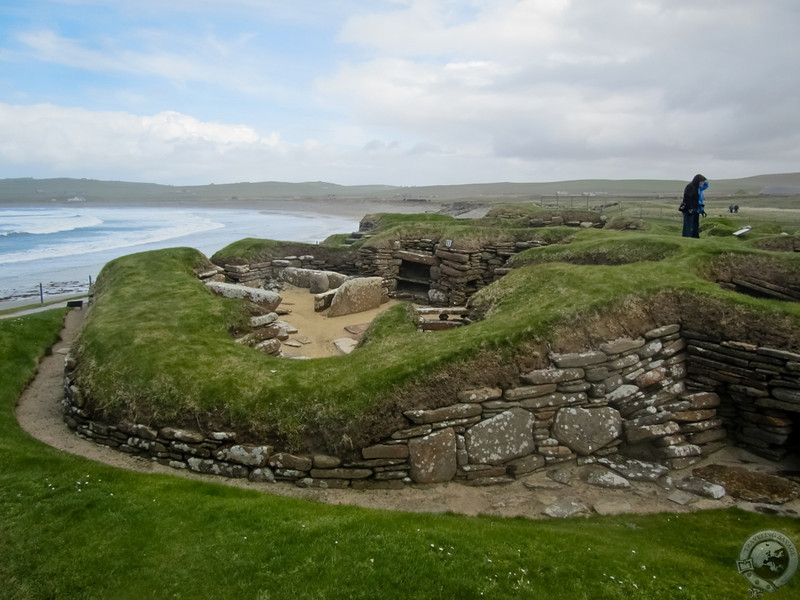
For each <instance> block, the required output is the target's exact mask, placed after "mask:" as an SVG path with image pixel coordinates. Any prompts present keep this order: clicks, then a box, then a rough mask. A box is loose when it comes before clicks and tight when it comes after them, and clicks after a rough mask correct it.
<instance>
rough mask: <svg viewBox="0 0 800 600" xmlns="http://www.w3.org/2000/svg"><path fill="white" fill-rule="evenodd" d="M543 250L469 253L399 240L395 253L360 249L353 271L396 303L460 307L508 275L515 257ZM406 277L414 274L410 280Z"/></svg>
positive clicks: (487, 248)
mask: <svg viewBox="0 0 800 600" xmlns="http://www.w3.org/2000/svg"><path fill="white" fill-rule="evenodd" d="M541 245H544V244H543V243H542V242H538V241H535V240H530V241H523V242H487V243H485V244H484V245H483V246H481V247H479V248H466V247H459V246H458V245H454V244H453V243H451V244H449V245H448V243H447V240H445V241H435V240H431V239H424V238H419V239H418V238H414V239H401V240H395V242H394V243H393V245H392V247H391V248H379V247H374V246H363V247H361V248H359V249H358V251H357V253H356V260H355V266H356V267H357V268H358V270H359V273H361V274H363V275H367V276H372V277H382V278H383V280H384V285H385V287H386V289H387V292H388V293H389V294H390V295H391V296H393V297H396V298H401V299H412V300H417V301H422V302H427V303H430V304H433V305H437V306H447V305H451V306H456V305H463V304H465V303H466V301H467V299H468V298H469V297H470V296H472V294H474V293H475V292H477V291H478V290H480V289H481V288H483V287H485V286H487V285H489V284H490V283H492V282H493V281H496V280H497V279H499V278H500V277H502V276H503V275H505V274H506V273H508V268H506V267H505V265H506V263H507V261H508V259H509V258H510V257H511V256H513V255H514V254H517V253H518V252H521V251H522V250H525V249H527V248H532V247H535V246H541ZM408 271H412V273H411V275H410V276H409V275H407V272H408Z"/></svg>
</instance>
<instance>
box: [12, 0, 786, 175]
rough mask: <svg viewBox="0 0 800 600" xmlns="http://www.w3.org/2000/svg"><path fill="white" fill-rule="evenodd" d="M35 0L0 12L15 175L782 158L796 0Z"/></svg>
mask: <svg viewBox="0 0 800 600" xmlns="http://www.w3.org/2000/svg"><path fill="white" fill-rule="evenodd" d="M41 3H42V0H35V1H34V2H33V5H34V8H31V11H30V14H31V15H34V16H32V17H31V18H30V21H29V22H25V23H24V25H23V26H21V27H22V28H21V29H16V30H15V29H12V28H11V26H10V25H8V26H4V25H3V24H2V23H0V32H2V33H4V34H6V35H4V36H3V38H2V39H4V40H5V41H4V42H3V43H2V44H3V47H0V61H3V62H2V64H3V67H4V69H3V71H4V72H3V74H2V76H1V77H2V79H1V80H0V83H2V84H3V86H4V87H6V88H8V90H9V92H8V93H7V94H6V95H5V96H4V98H3V99H4V100H5V101H6V102H16V103H18V104H21V103H23V102H29V103H30V104H29V105H28V106H12V105H10V104H6V105H0V125H1V126H2V127H3V133H4V135H3V137H2V139H0V160H2V161H3V162H4V163H5V164H6V165H13V166H14V169H15V170H16V171H17V172H19V170H21V169H29V170H30V171H32V172H33V174H34V175H35V174H36V173H43V174H47V175H49V174H52V173H55V172H57V173H60V174H65V173H69V174H72V175H74V176H100V175H102V174H103V173H107V174H109V175H110V176H112V177H114V178H121V177H130V178H133V179H136V180H147V179H152V180H156V181H162V182H171V181H177V180H181V181H184V182H187V183H190V182H198V181H207V180H209V179H211V180H215V181H234V180H237V179H244V180H251V181H252V180H257V179H283V180H318V179H328V180H331V181H335V182H338V183H363V182H365V181H370V182H381V183H396V184H400V185H404V184H423V183H440V182H441V183H453V182H468V181H496V180H553V179H568V178H582V177H608V178H614V177H663V178H676V177H683V176H685V173H692V172H697V171H698V170H699V171H701V172H704V173H706V172H707V173H706V174H708V175H709V176H711V177H714V178H719V177H737V176H746V175H751V174H756V173H759V172H779V171H794V170H797V164H799V161H800V112H798V111H797V110H796V107H795V104H796V98H797V96H798V95H800V80H798V79H797V78H796V77H792V76H791V73H792V72H793V69H794V64H793V61H794V60H795V57H796V56H800V38H798V37H797V36H796V35H795V31H796V27H797V25H798V12H797V4H796V0H771V1H770V2H759V3H754V2H752V1H750V0H704V1H703V2H697V1H696V0H596V1H589V0H463V1H462V0H458V1H456V0H376V1H375V2H370V3H365V2H359V1H356V0H335V1H333V0H332V1H331V2H325V3H320V2H312V1H311V0H298V2H292V3H286V2H279V1H277V0H263V1H259V0H232V1H231V2H218V1H215V0H198V1H197V2H190V1H189V0H176V1H175V2H171V3H167V4H164V3H163V2H156V1H155V0H142V2H140V3H136V8H135V9H132V8H131V6H132V5H130V4H126V3H120V4H116V3H113V4H108V3H104V2H100V1H99V0H97V1H95V0H85V1H84V0H69V6H68V8H69V10H68V11H67V10H66V9H65V8H64V7H63V6H62V7H61V8H62V9H63V10H62V11H60V12H59V11H58V10H53V11H51V12H50V13H48V12H47V11H43V10H38V11H37V10H35V8H36V6H37V5H39V4H41ZM123 5H124V6H123ZM45 6H46V7H48V8H54V5H53V4H52V3H51V2H46V3H45ZM99 6H102V7H104V10H103V11H99V10H98V7H99ZM40 8H42V7H40ZM55 8H58V6H55ZM67 13H69V16H68V17H65V16H64V15H66V14H67ZM73 13H74V14H73ZM140 13H141V14H140ZM41 14H52V15H53V16H51V17H49V18H47V19H44V18H42V17H41V16H40V15H41ZM78 22H80V23H81V26H80V27H75V26H74V25H75V23H78ZM14 26H15V27H20V25H19V24H18V23H17V24H16V25H14ZM67 32H68V33H67ZM60 104H69V105H71V106H74V107H81V106H82V107H83V108H68V107H65V106H60ZM23 125H24V126H23ZM7 170H8V172H9V174H10V175H11V176H14V175H15V172H14V170H13V169H11V168H10V167H9V168H8V169H7ZM87 171H91V173H88V172H87Z"/></svg>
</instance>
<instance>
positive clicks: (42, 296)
mask: <svg viewBox="0 0 800 600" xmlns="http://www.w3.org/2000/svg"><path fill="white" fill-rule="evenodd" d="M39 303H40V304H44V288H43V287H42V284H41V283H40V284H39Z"/></svg>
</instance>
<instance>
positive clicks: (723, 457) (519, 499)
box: [16, 309, 800, 518]
mask: <svg viewBox="0 0 800 600" xmlns="http://www.w3.org/2000/svg"><path fill="white" fill-rule="evenodd" d="M85 311H86V309H82V310H72V311H71V312H69V313H68V315H67V318H66V322H65V327H64V330H63V331H62V332H61V341H60V342H58V343H57V344H56V345H55V346H54V347H53V352H52V354H51V355H50V356H47V357H46V358H44V359H43V360H42V362H41V364H40V366H39V370H38V373H37V375H36V377H35V378H34V380H33V381H32V382H31V384H30V386H29V387H28V388H27V389H26V390H25V392H23V394H22V396H21V397H20V399H19V403H18V406H17V410H16V416H17V420H18V421H19V424H20V426H21V427H22V428H23V429H24V430H25V431H27V432H28V433H29V434H30V435H31V436H33V437H34V438H36V439H38V440H40V441H42V442H44V443H45V444H48V445H50V446H53V447H54V448H57V449H59V450H62V451H64V452H69V453H70V454H75V455H77V456H82V457H84V458H87V459H89V460H93V461H96V462H101V463H105V464H108V465H111V466H114V467H118V468H123V469H129V470H132V471H139V472H143V473H153V474H156V473H159V474H168V475H171V476H175V477H184V478H189V479H194V480H200V481H207V482H213V483H217V484H223V485H229V486H235V487H240V488H244V489H251V490H258V491H261V492H265V493H270V494H277V495H282V496H291V497H295V498H304V499H307V500H314V501H319V502H326V503H330V504H348V505H356V506H362V507H366V508H377V509H386V510H402V511H408V512H433V513H440V512H453V513H459V514H464V515H479V514H485V515H495V516H503V517H514V516H523V517H528V518H543V517H545V516H546V513H545V510H546V509H547V508H548V507H549V506H551V505H553V504H554V503H556V502H568V501H571V502H576V503H582V504H584V505H586V507H588V509H592V508H593V509H594V510H595V511H596V512H601V513H604V514H613V513H655V512H664V511H669V512H688V511H694V510H702V509H709V508H722V507H726V506H733V505H739V506H741V507H742V508H745V509H751V510H752V509H756V510H758V509H759V507H758V506H757V505H752V504H748V503H742V502H738V503H737V502H736V501H735V500H734V499H732V498H730V497H725V498H722V499H720V500H711V499H705V498H699V497H698V498H696V499H694V500H693V501H692V502H691V503H689V504H687V505H680V504H677V503H675V502H673V501H671V500H669V499H668V498H667V496H669V494H670V493H672V492H674V490H668V489H665V488H663V487H662V486H660V485H658V484H655V483H639V482H633V483H632V484H631V487H630V488H629V489H625V490H611V489H603V488H598V487H595V486H590V485H588V484H586V483H584V482H583V480H582V479H581V473H582V471H584V470H585V468H580V467H575V466H572V467H568V468H567V470H568V471H570V472H571V474H572V480H571V482H570V483H569V484H559V483H556V482H554V481H553V480H551V479H550V478H549V477H548V476H547V474H546V473H544V472H539V473H536V474H534V475H532V476H530V477H528V478H526V479H524V480H520V481H516V482H514V483H511V484H507V485H499V486H491V487H469V486H466V485H462V484H457V483H447V484H437V485H425V486H418V485H414V486H408V487H407V488H406V489H404V490H396V491H384V490H376V491H354V490H318V489H303V488H299V487H297V486H295V485H294V484H289V483H272V484H270V483H251V482H249V481H246V480H241V479H226V478H223V477H214V476H210V475H200V474H196V473H192V472H189V471H184V470H177V469H172V468H170V467H165V466H163V465H160V464H158V463H156V462H154V461H150V460H147V459H143V458H138V457H133V456H130V455H127V454H123V453H121V452H117V451H115V450H112V449H110V448H107V447H104V446H98V445H97V444H94V443H93V442H90V441H88V440H85V439H83V438H81V437H78V436H76V435H75V434H73V433H72V432H71V431H70V430H69V429H68V428H67V426H66V425H65V424H64V422H63V420H62V416H61V412H60V402H61V398H62V377H63V370H64V356H65V355H66V353H67V351H68V349H69V347H70V344H71V343H72V340H73V339H74V338H75V336H76V334H77V332H78V331H79V329H80V326H81V323H82V322H83V317H84V314H85ZM709 462H713V463H716V464H732V465H749V466H750V468H755V469H758V470H773V469H774V466H773V465H770V464H769V463H765V462H764V461H761V460H760V459H757V458H755V457H753V456H752V455H744V454H742V451H741V450H739V449H737V448H729V449H727V450H723V451H721V452H718V453H716V454H714V455H713V456H712V458H711V459H707V460H706V461H704V463H701V464H707V463H709ZM690 474H691V473H690V472H686V473H673V477H674V478H676V479H677V478H681V477H684V476H688V475H690ZM772 508H773V509H774V508H775V507H772ZM780 512H783V513H786V514H794V515H795V516H796V515H797V514H800V500H793V501H792V502H790V503H787V504H785V505H783V506H782V507H780Z"/></svg>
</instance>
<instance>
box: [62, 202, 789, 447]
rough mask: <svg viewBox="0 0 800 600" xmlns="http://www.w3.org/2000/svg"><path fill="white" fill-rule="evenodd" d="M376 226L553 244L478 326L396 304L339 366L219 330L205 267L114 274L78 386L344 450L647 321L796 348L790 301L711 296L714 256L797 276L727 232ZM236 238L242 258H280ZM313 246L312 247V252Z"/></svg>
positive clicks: (131, 261) (182, 258)
mask: <svg viewBox="0 0 800 600" xmlns="http://www.w3.org/2000/svg"><path fill="white" fill-rule="evenodd" d="M402 217H403V218H398V219H393V218H391V217H389V216H385V217H382V219H383V222H384V226H387V227H388V228H387V229H385V230H380V231H377V232H376V235H375V237H373V238H371V239H370V240H369V242H368V243H369V244H376V245H383V244H390V243H391V242H392V240H396V239H402V238H403V237H404V236H406V235H409V236H410V235H411V234H412V233H413V235H414V236H415V237H425V236H430V238H431V239H436V240H438V239H445V238H446V239H452V240H454V245H456V246H457V247H459V248H463V247H469V246H472V245H475V246H479V245H480V244H481V243H482V242H483V241H485V240H492V239H494V240H496V239H516V240H521V239H526V240H530V239H533V238H535V237H536V236H541V237H542V239H547V240H549V242H550V243H554V242H555V243H554V245H551V246H548V247H545V248H538V249H531V250H529V251H526V252H524V253H521V254H519V255H518V256H517V257H516V258H515V260H514V262H513V264H514V266H516V267H517V268H515V269H513V270H512V271H511V273H509V274H508V275H507V276H505V277H504V278H503V279H501V280H499V281H498V282H496V283H494V284H492V285H490V286H487V287H486V288H484V289H482V290H481V291H480V292H479V293H478V294H476V295H475V296H474V297H473V298H472V305H473V307H474V310H475V313H476V315H478V316H480V317H481V319H482V320H480V321H478V322H476V323H474V324H473V325H470V326H469V327H464V328H460V329H455V330H452V331H446V332H440V333H437V334H427V333H422V332H420V331H418V330H417V329H416V327H415V325H414V321H413V315H412V314H411V312H410V311H409V309H408V307H407V306H402V305H401V306H398V307H395V308H393V309H392V310H390V311H388V312H387V313H386V314H385V315H384V316H382V317H381V318H380V319H378V320H377V321H376V322H375V323H374V324H373V326H372V327H371V329H370V331H369V332H368V334H367V336H366V338H365V340H364V342H363V344H362V345H361V347H360V348H358V349H357V350H356V351H355V352H353V353H352V354H350V355H348V356H340V357H331V358H325V359H316V360H311V361H292V360H285V359H280V358H275V357H269V356H265V355H262V354H260V353H258V352H256V351H253V350H252V349H249V348H246V347H243V346H241V345H239V344H237V343H235V342H234V341H233V339H232V337H231V336H230V334H229V331H231V330H233V329H237V330H243V329H246V327H247V321H246V312H245V310H244V307H243V305H242V304H241V303H238V302H236V301H232V300H223V299H220V298H217V297H214V296H212V295H211V294H210V293H208V292H207V291H206V289H205V288H204V286H203V285H202V284H201V283H200V282H199V281H198V280H197V278H196V277H195V275H194V273H195V272H197V271H199V270H202V268H203V266H204V265H205V264H206V259H205V257H203V256H202V255H200V254H199V253H198V252H196V251H193V250H190V249H185V248H179V249H171V250H163V251H156V252H150V253H143V254H136V255H131V256H127V257H123V258H120V259H118V260H115V261H113V262H111V263H109V264H108V265H107V266H106V267H105V269H104V270H103V272H102V273H101V275H100V277H99V278H98V282H97V293H96V302H95V306H94V308H93V309H92V311H91V313H90V316H89V319H88V320H87V322H86V325H85V328H84V332H83V334H82V335H81V338H80V340H79V343H78V346H77V350H78V352H79V355H80V357H81V360H80V367H79V371H78V376H79V380H80V383H81V385H82V386H83V387H84V389H85V390H86V391H87V392H88V395H89V396H90V398H91V400H92V402H93V408H94V409H95V410H98V411H100V412H101V413H103V414H105V415H106V416H107V417H108V418H114V419H130V420H135V421H137V422H145V423H151V424H154V425H164V424H173V425H186V426H193V427H197V426H198V425H199V426H201V427H209V428H212V427H213V428H234V429H236V430H238V431H240V432H241V433H242V434H244V435H245V437H247V436H249V437H251V438H252V439H261V440H263V439H264V438H265V437H266V438H267V439H271V440H274V441H275V442H278V443H282V444H286V445H287V446H288V447H290V448H293V449H311V448H314V449H317V450H327V451H332V452H346V451H347V450H348V448H352V447H359V446H361V445H365V444H368V443H371V442H374V441H376V440H378V439H380V438H381V437H383V436H385V435H387V434H388V433H390V432H391V431H392V430H393V429H395V428H397V427H398V426H399V425H400V424H401V423H402V422H403V419H402V411H403V410H405V409H407V408H411V407H423V406H426V407H435V406H438V405H441V404H444V403H449V402H450V400H451V398H452V395H453V392H454V390H455V389H459V388H460V389H465V388H467V387H470V386H477V385H504V384H506V383H508V382H510V381H512V380H513V379H514V378H515V377H516V376H517V375H518V373H519V372H520V370H522V369H530V368H535V367H537V366H542V365H544V364H545V359H546V351H545V348H554V349H560V350H562V351H565V350H581V349H585V348H587V347H588V346H590V345H591V344H593V343H595V342H599V341H603V340H607V339H613V338H615V337H619V336H622V335H638V334H639V333H641V332H642V331H645V330H646V329H648V328H651V327H655V326H657V325H661V324H666V323H673V322H682V323H684V324H685V325H687V326H688V327H691V328H693V329H699V330H701V331H702V330H708V331H709V332H717V333H719V334H720V335H725V336H728V337H729V338H732V339H739V340H741V341H749V342H752V343H766V344H769V345H773V346H774V345H778V346H780V347H784V348H789V349H795V350H797V349H800V305H799V304H797V303H787V302H779V301H775V300H765V299H757V298H753V297H750V296H745V295H743V294H738V293H735V292H732V291H728V290H724V289H721V288H720V287H719V286H718V285H717V284H716V283H715V281H714V280H713V279H714V278H713V276H712V275H713V271H714V269H715V268H718V265H720V264H723V263H724V262H725V260H727V259H726V258H725V257H729V256H731V255H732V254H735V255H736V256H739V257H745V256H747V257H753V260H768V261H771V262H772V263H774V264H781V265H784V269H785V271H786V272H787V273H792V272H794V273H797V272H798V270H797V265H798V262H797V258H798V257H796V256H793V255H788V254H787V253H773V252H766V251H761V250H755V249H752V248H751V247H749V246H747V245H745V244H743V243H742V240H739V239H737V238H733V237H727V238H705V239H702V240H688V239H683V238H680V237H676V235H675V233H674V232H673V229H675V226H674V225H664V224H658V223H656V224H654V225H653V226H652V227H651V228H650V229H651V230H650V231H618V230H612V231H605V230H597V229H590V230H581V229H576V228H560V227H559V228H538V229H531V228H527V229H526V228H520V227H517V225H518V224H519V223H518V222H517V220H516V217H512V218H510V220H509V222H508V225H509V227H508V228H503V227H502V226H501V225H502V223H503V218H500V220H499V221H498V220H496V218H495V217H491V218H490V219H489V220H488V221H486V220H479V221H478V222H476V223H470V222H465V221H463V220H462V221H456V220H454V219H449V218H441V219H434V218H425V219H423V220H422V221H415V220H413V219H412V218H410V217H409V216H407V215H405V216H402ZM664 232H667V234H665V233H664ZM279 244H283V243H279V242H272V241H268V240H267V241H258V240H243V241H242V242H240V243H239V244H238V245H233V246H229V247H228V248H227V249H226V250H225V253H228V254H227V255H228V256H230V255H232V254H233V253H234V251H235V252H236V253H238V256H239V257H240V259H241V260H242V261H245V262H247V261H251V260H254V258H253V257H254V256H256V257H259V258H264V257H268V256H269V255H270V254H269V253H270V252H273V251H275V250H276V249H277V250H281V251H283V250H284V249H285V246H280V245H279ZM314 248H315V249H316V248H318V247H314Z"/></svg>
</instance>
